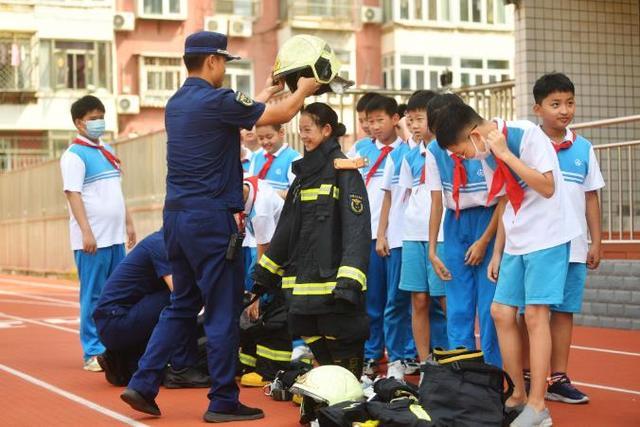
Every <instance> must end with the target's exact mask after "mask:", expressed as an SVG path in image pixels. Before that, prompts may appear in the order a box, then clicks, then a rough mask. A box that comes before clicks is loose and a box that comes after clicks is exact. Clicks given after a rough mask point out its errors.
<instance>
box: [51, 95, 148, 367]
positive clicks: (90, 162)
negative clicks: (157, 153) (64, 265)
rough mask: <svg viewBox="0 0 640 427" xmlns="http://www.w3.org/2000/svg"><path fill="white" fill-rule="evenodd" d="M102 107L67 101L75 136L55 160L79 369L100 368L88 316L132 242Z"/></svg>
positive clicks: (93, 101) (92, 100)
mask: <svg viewBox="0 0 640 427" xmlns="http://www.w3.org/2000/svg"><path fill="white" fill-rule="evenodd" d="M104 113H105V108H104V105H103V104H102V102H101V101H100V100H99V99H98V98H96V97H95V96H91V95H87V96H84V97H82V98H80V99H79V100H77V101H76V102H74V103H73V104H72V105H71V118H72V119H73V123H74V125H75V126H76V128H77V129H78V136H77V137H76V138H75V139H74V140H73V141H72V143H71V145H70V146H69V148H68V149H67V150H66V151H65V152H64V154H63V155H62V157H61V159H60V168H61V170H62V182H63V189H64V193H65V195H66V197H67V201H68V203H69V213H70V218H69V235H70V237H71V249H72V250H73V253H74V258H75V262H76V267H77V269H78V276H79V278H80V342H81V344H82V349H83V352H84V369H85V370H87V371H92V372H99V371H101V370H102V369H101V368H100V365H99V364H98V361H97V356H98V355H100V354H102V353H103V352H104V351H105V347H104V346H103V344H102V343H101V342H100V338H99V337H98V333H97V330H96V326H95V323H94V321H93V319H92V317H91V314H92V313H93V311H94V309H95V306H96V303H97V301H98V297H99V296H100V294H101V292H102V288H103V286H104V283H105V282H106V280H107V278H108V277H109V275H110V274H111V272H113V270H114V269H115V267H116V266H117V265H118V263H119V262H120V261H121V260H122V259H123V258H124V255H125V249H124V243H125V237H124V236H125V233H126V235H127V247H128V248H129V249H131V248H132V247H133V245H135V243H136V234H135V231H134V228H133V222H132V221H131V216H130V215H129V213H128V212H127V210H126V207H125V204H124V197H123V195H122V187H121V184H120V160H119V159H118V158H117V157H116V156H115V152H114V150H113V148H111V146H109V145H108V144H105V143H104V142H102V141H101V140H100V137H101V136H102V135H103V134H104V129H105V122H104Z"/></svg>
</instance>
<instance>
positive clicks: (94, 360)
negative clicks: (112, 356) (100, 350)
mask: <svg viewBox="0 0 640 427" xmlns="http://www.w3.org/2000/svg"><path fill="white" fill-rule="evenodd" d="M82 369H84V370H85V371H89V372H102V368H101V367H100V364H99V363H98V356H91V357H90V358H88V359H87V360H85V362H84V367H83V368H82Z"/></svg>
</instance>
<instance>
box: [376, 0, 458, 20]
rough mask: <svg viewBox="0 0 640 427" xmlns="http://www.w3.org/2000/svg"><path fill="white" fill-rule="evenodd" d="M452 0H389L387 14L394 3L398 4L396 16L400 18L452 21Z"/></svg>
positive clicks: (385, 5)
mask: <svg viewBox="0 0 640 427" xmlns="http://www.w3.org/2000/svg"><path fill="white" fill-rule="evenodd" d="M450 1H451V0H400V1H399V2H396V3H394V2H388V3H385V4H384V7H385V8H387V9H389V12H385V15H387V14H390V13H391V8H392V7H393V6H392V5H394V4H396V5H397V8H396V10H395V16H396V17H397V18H398V19H400V20H411V21H450V20H451V17H450V5H449V2H450Z"/></svg>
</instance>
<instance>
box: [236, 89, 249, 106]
mask: <svg viewBox="0 0 640 427" xmlns="http://www.w3.org/2000/svg"><path fill="white" fill-rule="evenodd" d="M236 102H238V103H240V104H242V105H244V106H245V107H251V106H252V105H253V99H251V98H250V97H249V96H247V95H245V94H244V93H242V92H236Z"/></svg>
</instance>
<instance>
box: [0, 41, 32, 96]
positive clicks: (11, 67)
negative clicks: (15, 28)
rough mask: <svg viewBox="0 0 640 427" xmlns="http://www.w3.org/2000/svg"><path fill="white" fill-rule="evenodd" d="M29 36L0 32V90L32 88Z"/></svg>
mask: <svg viewBox="0 0 640 427" xmlns="http://www.w3.org/2000/svg"><path fill="white" fill-rule="evenodd" d="M33 71H34V58H33V52H32V48H31V36H30V35H28V34H25V35H22V34H12V33H0V90H3V91H20V90H34V89H35V85H34V82H33Z"/></svg>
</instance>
